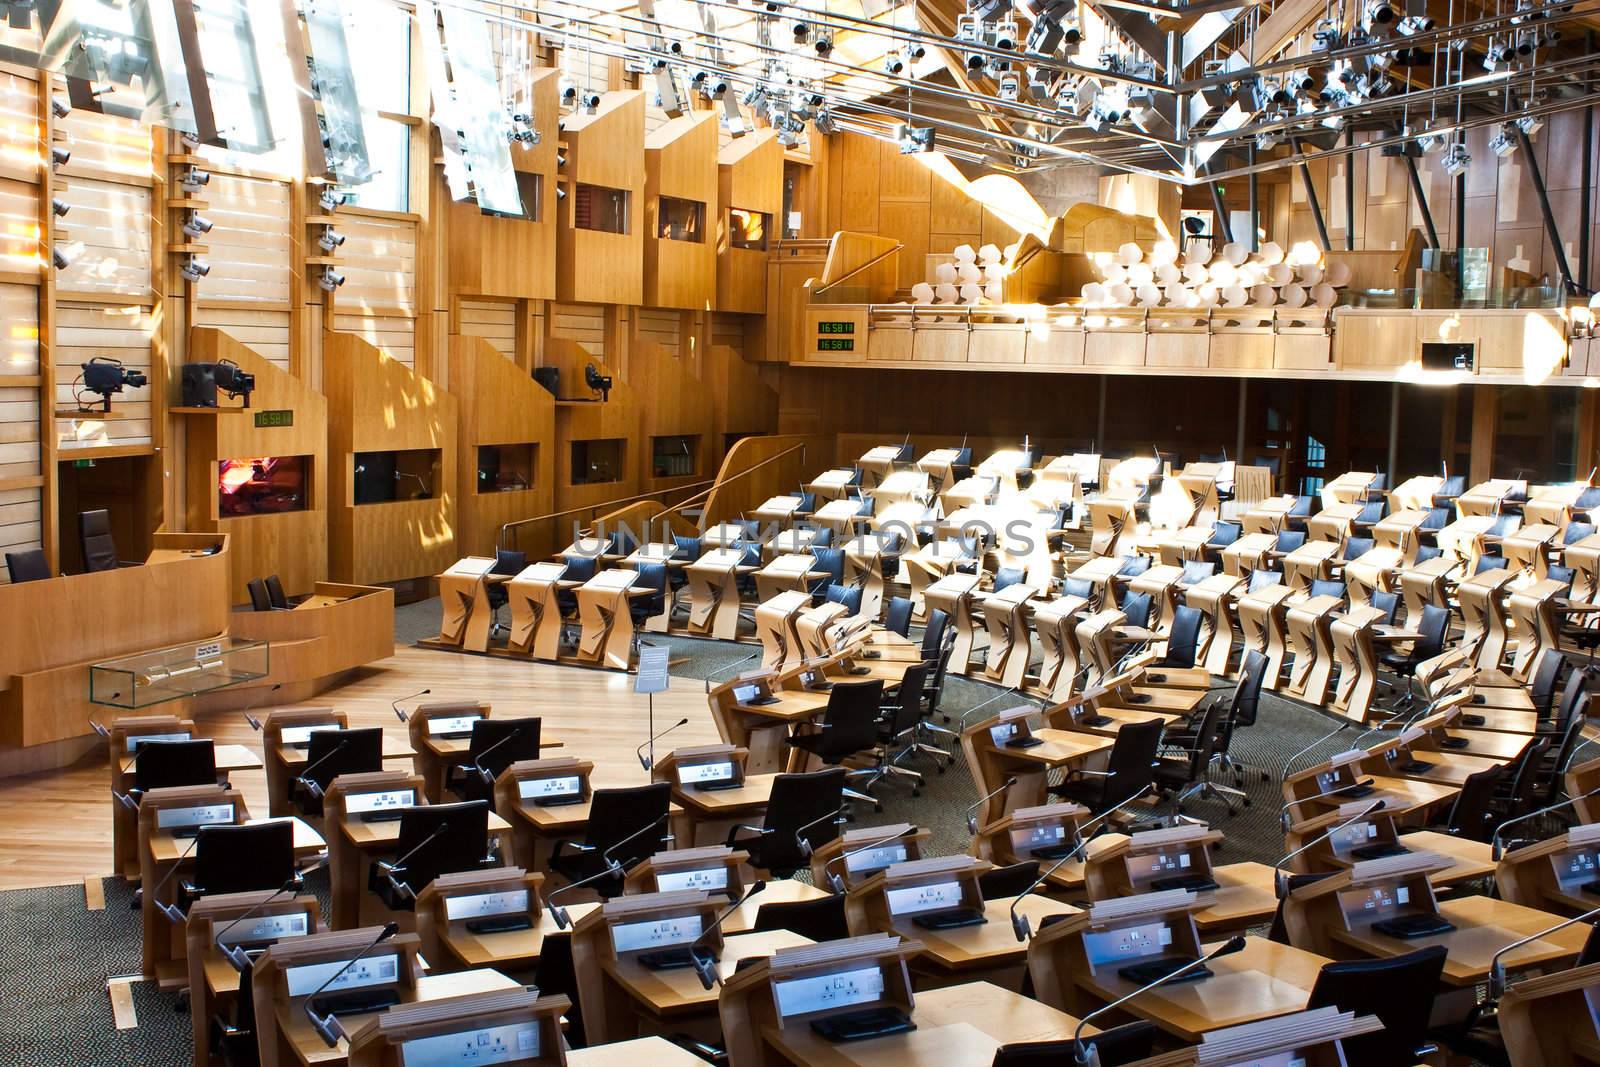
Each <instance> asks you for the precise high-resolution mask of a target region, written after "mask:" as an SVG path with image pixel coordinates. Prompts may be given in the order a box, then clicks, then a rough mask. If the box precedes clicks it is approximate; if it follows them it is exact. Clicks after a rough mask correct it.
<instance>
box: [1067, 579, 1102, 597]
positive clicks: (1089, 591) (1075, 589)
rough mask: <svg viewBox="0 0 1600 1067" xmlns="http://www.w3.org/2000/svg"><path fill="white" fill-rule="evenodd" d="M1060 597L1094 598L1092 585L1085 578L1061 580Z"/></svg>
mask: <svg viewBox="0 0 1600 1067" xmlns="http://www.w3.org/2000/svg"><path fill="white" fill-rule="evenodd" d="M1061 595H1062V596H1081V597H1085V598H1087V597H1092V596H1094V583H1093V582H1091V581H1089V579H1087V578H1063V579H1061Z"/></svg>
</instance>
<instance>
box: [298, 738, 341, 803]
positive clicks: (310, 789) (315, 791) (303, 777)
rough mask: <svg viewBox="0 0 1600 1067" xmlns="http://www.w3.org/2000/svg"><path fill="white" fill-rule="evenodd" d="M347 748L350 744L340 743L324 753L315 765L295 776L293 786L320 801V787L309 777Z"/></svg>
mask: <svg viewBox="0 0 1600 1067" xmlns="http://www.w3.org/2000/svg"><path fill="white" fill-rule="evenodd" d="M349 747H350V742H349V741H340V742H339V743H338V744H337V745H334V746H333V747H332V748H331V749H329V750H328V751H327V752H324V753H323V754H322V758H320V759H318V760H317V761H316V762H315V763H313V764H311V765H310V766H309V767H307V768H306V769H305V770H303V771H301V772H300V773H299V774H297V775H295V778H294V782H295V784H296V785H298V786H300V787H301V788H302V789H304V790H305V791H306V792H307V793H310V794H311V795H312V796H313V797H315V798H316V799H317V800H321V799H322V785H321V784H320V783H319V782H318V781H317V780H316V779H315V778H313V777H311V772H312V771H314V770H316V769H317V768H318V767H320V766H322V765H323V764H324V763H327V762H328V761H329V760H331V759H332V758H333V757H335V756H337V755H338V754H339V753H341V752H343V751H344V750H345V749H347V748H349Z"/></svg>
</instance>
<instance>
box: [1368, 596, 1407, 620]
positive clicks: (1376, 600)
mask: <svg viewBox="0 0 1600 1067" xmlns="http://www.w3.org/2000/svg"><path fill="white" fill-rule="evenodd" d="M1372 606H1373V607H1375V608H1377V609H1378V610H1379V611H1381V612H1383V618H1382V619H1380V620H1379V621H1380V622H1382V623H1383V625H1385V626H1393V625H1394V613H1395V612H1396V611H1399V610H1400V594H1399V593H1386V592H1384V591H1383V590H1382V589H1375V590H1373V592H1372Z"/></svg>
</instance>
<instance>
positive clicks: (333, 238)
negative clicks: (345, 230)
mask: <svg viewBox="0 0 1600 1067" xmlns="http://www.w3.org/2000/svg"><path fill="white" fill-rule="evenodd" d="M342 244H344V234H342V233H340V232H339V231H338V230H336V229H334V228H333V227H332V226H325V227H323V230H322V236H321V237H318V238H317V247H318V248H320V249H322V250H323V251H324V252H326V253H327V254H329V255H332V254H333V253H334V252H335V251H336V250H337V249H338V248H339V246H340V245H342Z"/></svg>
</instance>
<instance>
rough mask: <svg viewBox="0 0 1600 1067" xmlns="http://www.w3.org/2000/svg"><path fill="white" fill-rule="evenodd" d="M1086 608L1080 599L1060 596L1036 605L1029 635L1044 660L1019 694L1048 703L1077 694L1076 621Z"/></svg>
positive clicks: (1086, 604) (1086, 601)
mask: <svg viewBox="0 0 1600 1067" xmlns="http://www.w3.org/2000/svg"><path fill="white" fill-rule="evenodd" d="M1088 606H1089V601H1088V600H1087V599H1086V598H1084V597H1081V596H1062V597H1057V598H1055V599H1054V600H1049V601H1046V602H1045V603H1043V604H1039V605H1038V606H1037V607H1035V608H1034V611H1033V632H1034V636H1035V637H1037V638H1038V640H1039V647H1040V649H1042V650H1043V653H1044V658H1043V659H1042V660H1041V661H1040V664H1039V675H1038V677H1037V678H1035V679H1033V680H1032V681H1029V682H1027V683H1026V684H1024V685H1023V687H1022V688H1023V691H1024V692H1026V693H1028V694H1030V695H1032V696H1038V697H1043V698H1044V699H1046V700H1049V701H1051V702H1052V703H1057V702H1060V701H1063V700H1067V699H1069V698H1071V696H1072V695H1073V694H1074V693H1075V692H1077V688H1078V672H1079V671H1080V670H1081V667H1080V653H1079V649H1078V618H1079V615H1080V614H1081V613H1082V612H1083V611H1084V609H1085V608H1087V607H1088Z"/></svg>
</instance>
